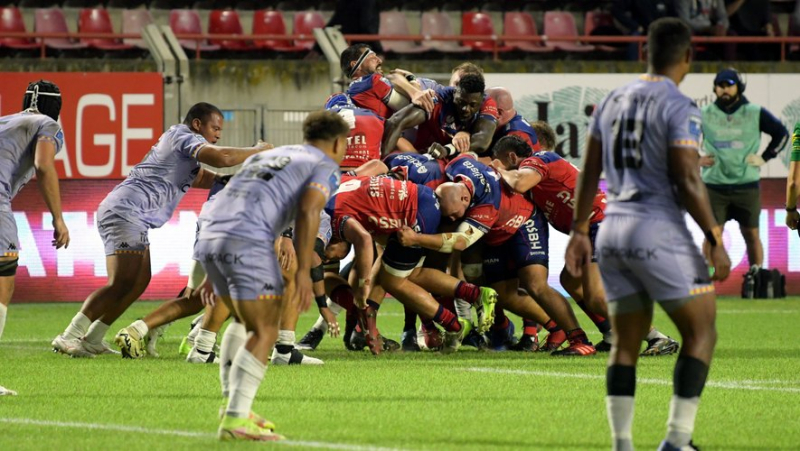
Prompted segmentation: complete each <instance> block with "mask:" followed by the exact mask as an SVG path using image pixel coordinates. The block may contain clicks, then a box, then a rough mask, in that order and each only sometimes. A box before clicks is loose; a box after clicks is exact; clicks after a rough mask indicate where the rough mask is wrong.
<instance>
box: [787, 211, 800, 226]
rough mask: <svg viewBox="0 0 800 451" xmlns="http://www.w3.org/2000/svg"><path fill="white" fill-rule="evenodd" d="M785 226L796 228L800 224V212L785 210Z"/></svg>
mask: <svg viewBox="0 0 800 451" xmlns="http://www.w3.org/2000/svg"><path fill="white" fill-rule="evenodd" d="M786 226H787V227H789V228H790V229H792V230H797V227H798V226H800V212H797V211H787V212H786Z"/></svg>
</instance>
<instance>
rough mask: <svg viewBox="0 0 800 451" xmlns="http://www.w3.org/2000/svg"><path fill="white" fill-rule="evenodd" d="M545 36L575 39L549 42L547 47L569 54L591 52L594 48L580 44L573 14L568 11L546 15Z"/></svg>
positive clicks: (550, 12)
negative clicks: (572, 39)
mask: <svg viewBox="0 0 800 451" xmlns="http://www.w3.org/2000/svg"><path fill="white" fill-rule="evenodd" d="M544 34H545V35H546V36H548V37H551V38H553V37H564V38H575V42H570V41H552V42H550V41H548V42H545V45H546V46H548V47H552V48H554V49H556V50H564V51H567V52H591V51H592V50H594V46H592V45H585V44H581V43H579V42H578V28H577V27H576V26H575V18H574V17H572V13H569V12H566V11H548V12H546V13H544Z"/></svg>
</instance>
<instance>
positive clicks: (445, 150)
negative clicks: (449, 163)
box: [428, 143, 456, 160]
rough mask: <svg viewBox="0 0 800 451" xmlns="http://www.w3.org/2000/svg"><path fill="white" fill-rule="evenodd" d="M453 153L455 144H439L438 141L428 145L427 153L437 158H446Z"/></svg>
mask: <svg viewBox="0 0 800 451" xmlns="http://www.w3.org/2000/svg"><path fill="white" fill-rule="evenodd" d="M455 153H456V146H454V145H452V144H445V145H441V144H439V143H433V144H431V146H430V147H428V154H429V155H430V156H432V157H433V158H436V159H437V160H441V159H443V158H447V157H449V156H451V155H454V154H455Z"/></svg>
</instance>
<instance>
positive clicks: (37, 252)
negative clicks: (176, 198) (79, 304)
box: [11, 180, 208, 302]
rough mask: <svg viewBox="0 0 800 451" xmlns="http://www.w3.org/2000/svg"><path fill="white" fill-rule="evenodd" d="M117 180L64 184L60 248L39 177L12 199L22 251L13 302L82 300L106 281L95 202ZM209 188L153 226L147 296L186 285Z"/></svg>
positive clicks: (172, 292)
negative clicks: (65, 234)
mask: <svg viewBox="0 0 800 451" xmlns="http://www.w3.org/2000/svg"><path fill="white" fill-rule="evenodd" d="M118 183H119V181H118V180H66V181H62V182H61V183H60V185H61V199H62V210H63V212H64V213H63V214H64V220H65V221H66V223H67V227H68V228H69V233H70V238H71V243H70V245H69V248H68V249H59V250H58V251H56V249H55V248H54V247H53V246H52V245H51V244H50V242H51V241H52V239H53V226H52V216H51V215H50V212H49V210H48V209H47V206H46V205H45V203H44V201H43V200H42V196H41V194H40V193H39V189H38V187H37V186H36V185H37V183H36V180H33V181H31V183H29V184H28V185H27V186H26V187H25V188H23V189H22V191H20V193H19V194H18V195H17V197H16V198H15V199H14V201H13V202H12V205H11V206H12V210H13V211H14V219H15V220H16V223H17V230H18V234H19V242H20V247H21V249H20V253H19V265H20V266H19V269H18V270H17V278H16V289H15V291H14V298H13V299H14V302H54V301H83V300H84V299H86V296H88V295H89V293H91V292H92V291H94V290H96V289H97V288H99V287H101V286H103V285H105V284H106V281H107V274H108V273H107V272H106V263H105V261H106V258H105V252H104V251H103V243H102V241H101V240H100V235H99V233H98V232H97V222H96V211H97V206H98V205H99V204H100V202H101V201H102V200H103V199H104V198H105V197H106V195H107V194H108V193H109V192H110V191H111V190H112V189H113V188H114V187H115V186H116V185H117V184H118ZM207 196H208V191H206V190H201V189H190V190H189V191H188V192H187V193H186V195H185V196H184V197H183V200H182V201H181V203H180V205H179V207H178V209H177V210H176V211H175V214H174V215H172V218H171V219H170V221H169V222H168V223H167V224H165V225H164V226H163V227H161V228H159V229H154V230H151V231H150V233H149V238H150V257H151V270H152V274H153V277H152V280H151V281H150V285H149V287H148V288H147V291H145V293H144V295H143V296H142V298H143V299H168V298H172V297H174V296H175V295H177V294H178V292H179V291H180V290H181V289H182V288H183V287H184V286H186V281H187V277H188V275H189V269H190V265H191V261H192V249H193V246H194V238H195V230H196V227H197V215H198V214H199V213H200V208H201V207H202V205H203V203H204V202H205V200H206V197H207Z"/></svg>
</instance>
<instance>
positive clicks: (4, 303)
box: [0, 257, 17, 396]
mask: <svg viewBox="0 0 800 451" xmlns="http://www.w3.org/2000/svg"><path fill="white" fill-rule="evenodd" d="M16 260H17V259H16V257H15V258H9V257H3V258H0V265H13V264H14V263H16ZM14 271H16V266H15V267H14ZM13 294H14V275H13V274H12V275H8V276H0V339H2V338H3V329H4V328H5V325H6V314H7V312H8V310H7V308H8V304H10V303H11V296H13ZM16 394H17V392H15V391H14V390H9V389H7V388H5V387H3V386H0V396H13V395H16Z"/></svg>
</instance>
